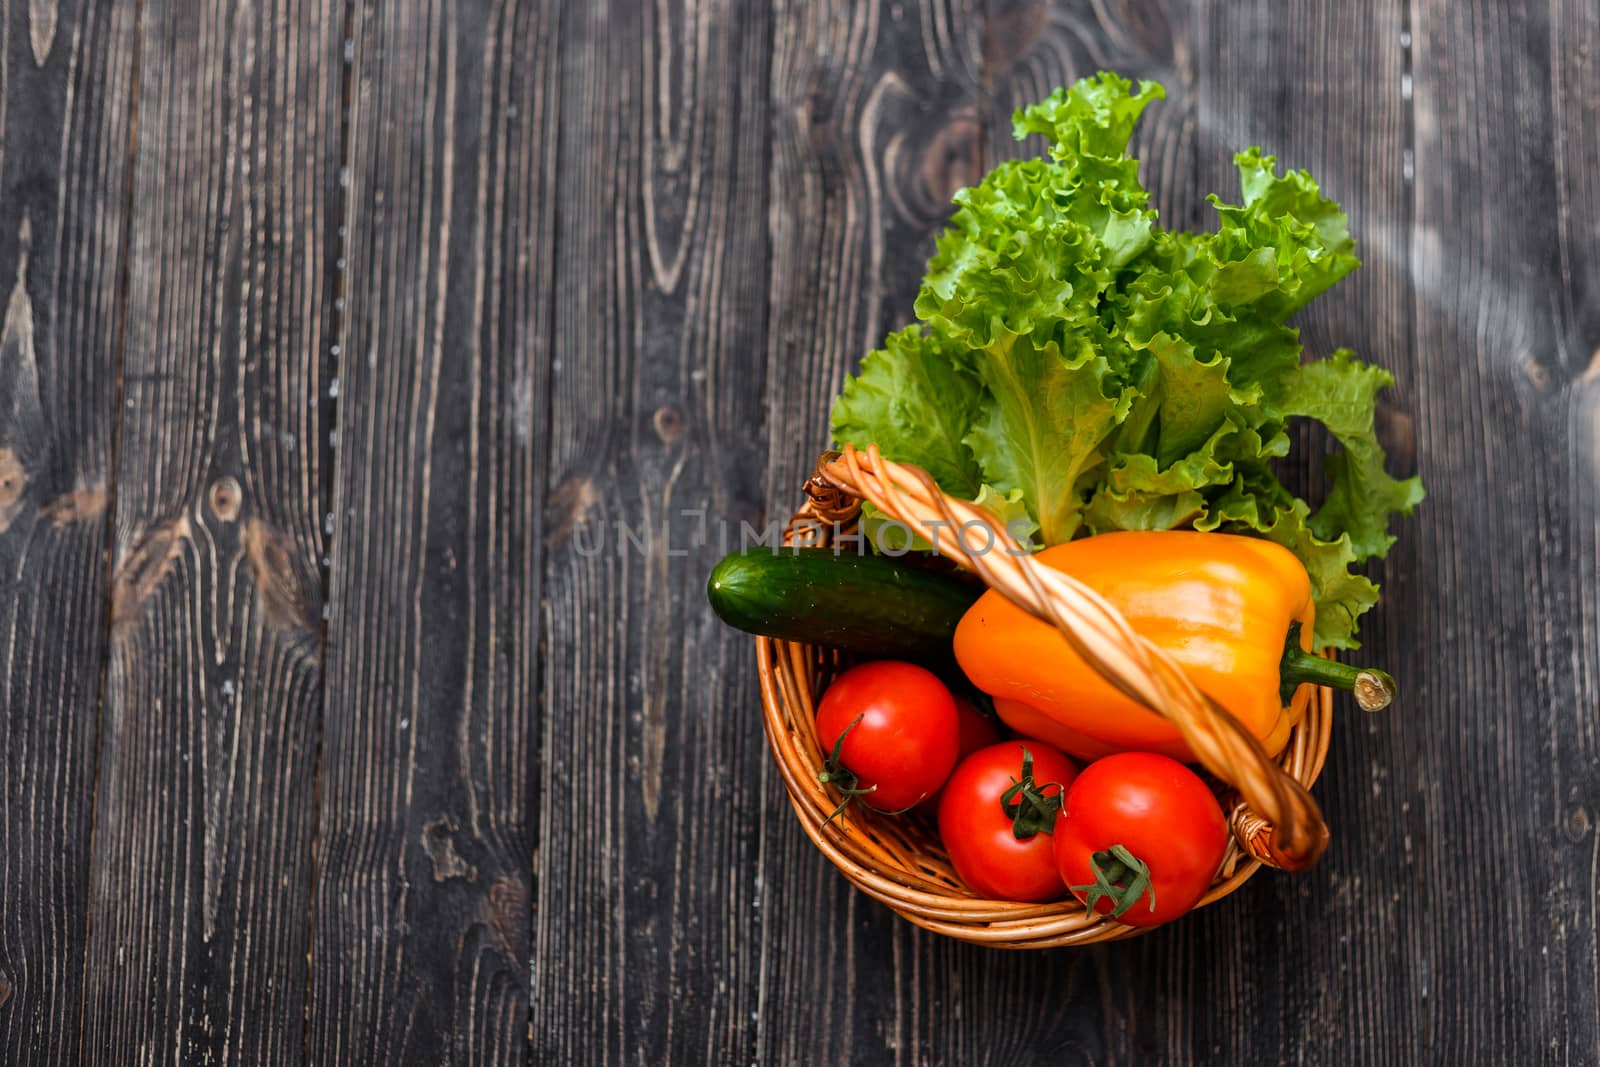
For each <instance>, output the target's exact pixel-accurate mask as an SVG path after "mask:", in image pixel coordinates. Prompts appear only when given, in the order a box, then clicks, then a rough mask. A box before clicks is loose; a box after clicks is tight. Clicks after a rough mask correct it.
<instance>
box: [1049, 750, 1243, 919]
mask: <svg viewBox="0 0 1600 1067" xmlns="http://www.w3.org/2000/svg"><path fill="white" fill-rule="evenodd" d="M1227 847H1228V824H1227V820H1226V819H1224V818H1223V816H1222V807H1221V806H1220V805H1219V804H1218V803H1217V798H1216V797H1215V796H1213V795H1212V793H1211V790H1210V789H1208V788H1207V787H1206V784H1205V783H1204V782H1202V781H1201V780H1200V778H1199V776H1197V775H1196V774H1195V773H1194V772H1193V771H1191V770H1190V769H1189V768H1187V767H1185V766H1184V765H1183V764H1181V763H1179V762H1178V761H1177V760H1174V759H1169V758H1168V757H1166V756H1159V755H1156V754H1155V753H1153V752H1119V753H1117V754H1116V755H1114V756H1107V757H1105V758H1104V759H1099V760H1096V761H1095V762H1093V763H1091V764H1089V766H1087V767H1085V768H1084V770H1083V773H1082V774H1080V775H1078V779H1077V781H1075V782H1073V783H1072V786H1071V788H1069V789H1068V790H1067V795H1066V799H1065V800H1064V801H1063V802H1062V808H1061V818H1060V821H1059V822H1058V823H1057V825H1056V832H1055V858H1056V866H1057V869H1058V870H1059V871H1060V874H1061V879H1062V881H1064V882H1066V884H1067V885H1068V886H1069V887H1071V889H1072V893H1073V895H1074V896H1076V897H1077V898H1078V899H1079V900H1081V901H1083V902H1084V903H1085V904H1090V906H1092V907H1093V908H1094V909H1095V910H1096V911H1098V912H1100V913H1101V914H1102V915H1112V916H1113V917H1114V918H1116V919H1117V920H1118V921H1119V922H1123V923H1127V924H1128V925H1130V926H1158V925H1160V924H1161V923H1164V922H1169V921H1171V920H1173V919H1176V918H1177V917H1178V916H1180V915H1182V914H1184V913H1185V912H1187V911H1188V910H1189V909H1191V908H1193V907H1194V906H1195V904H1197V903H1199V901H1200V898H1201V897H1203V896H1205V894H1206V890H1208V889H1210V888H1211V882H1212V879H1214V878H1215V877H1216V874H1217V868H1218V867H1220V866H1221V865H1222V856H1223V853H1224V852H1226V851H1227ZM1130 861H1131V862H1130ZM1141 868H1143V869H1142V870H1141ZM1146 872H1147V873H1148V880H1146V878H1145V874H1146ZM1091 898H1092V901H1093V902H1092V904H1091ZM1119 911H1120V912H1121V913H1120V914H1118V912H1119Z"/></svg>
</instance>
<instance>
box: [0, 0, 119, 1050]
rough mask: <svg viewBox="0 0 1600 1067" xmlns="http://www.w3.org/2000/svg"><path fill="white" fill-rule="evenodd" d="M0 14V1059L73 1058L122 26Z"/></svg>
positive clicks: (110, 337)
mask: <svg viewBox="0 0 1600 1067" xmlns="http://www.w3.org/2000/svg"><path fill="white" fill-rule="evenodd" d="M37 6H38V5H36V4H27V3H22V2H8V3H0V813H3V815H4V818H0V1059H3V1060H4V1061H5V1062H6V1063H14V1064H32V1063H65V1062H69V1061H75V1060H76V1058H77V1055H78V1035H79V1033H80V1031H81V1029H82V1004H83V975H84V946H85V938H86V936H87V920H88V903H89V852H90V849H89V840H90V827H91V825H92V818H93V804H94V773H95V771H94V759H95V734H96V722H97V718H98V715H99V706H100V679H101V667H102V664H103V662H104V645H105V641H104V638H105V610H106V609H105V603H106V537H107V520H106V506H105V505H106V495H107V487H108V485H109V484H110V474H111V456H112V448H113V437H114V420H113V418H112V415H113V406H114V404H115V400H114V399H113V391H114V388H115V385H116V380H117V364H118V360H119V358H120V355H121V340H120V312H121V310H122V308H121V304H120V302H119V300H118V295H117V291H118V281H119V278H120V272H121V270H122V268H123V260H124V238H125V236H126V227H125V221H126V217H125V213H124V209H125V204H126V200H127V186H126V177H127V165H128V155H129V147H130V143H131V137H132V131H131V130H130V125H129V114H130V100H131V88H132V79H133V69H134V66H133V54H134V48H133V41H134V35H133V30H134V18H133V10H132V8H131V7H127V8H121V9H107V8H104V7H98V6H96V5H92V4H90V5H80V4H76V3H66V4H64V5H62V6H61V7H60V8H59V9H58V8H57V7H56V5H54V4H51V5H50V10H51V13H52V17H53V19H54V34H55V37H56V38H57V39H55V40H54V43H53V47H52V48H51V49H50V50H49V52H48V54H47V55H46V56H45V57H44V59H43V60H42V61H38V59H37V56H36V52H35V49H34V43H33V42H34V41H36V40H37V39H38V37H37V35H36V34H34V33H33V32H32V31H31V30H30V27H31V26H34V25H36V22H32V21H30V19H31V18H32V15H33V12H34V9H36V8H37Z"/></svg>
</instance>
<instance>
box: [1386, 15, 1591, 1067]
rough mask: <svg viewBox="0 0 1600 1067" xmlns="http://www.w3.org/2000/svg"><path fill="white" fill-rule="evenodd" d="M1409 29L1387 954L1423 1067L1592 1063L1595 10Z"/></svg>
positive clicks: (1421, 20)
mask: <svg viewBox="0 0 1600 1067" xmlns="http://www.w3.org/2000/svg"><path fill="white" fill-rule="evenodd" d="M1411 33H1412V39H1413V42H1414V43H1413V48H1412V74H1413V79H1414V86H1415V92H1414V98H1413V103H1414V113H1415V122H1414V127H1415V131H1416V133H1415V142H1416V143H1415V200H1414V208H1413V225H1412V237H1411V248H1410V258H1411V264H1412V270H1413V277H1414V290H1413V293H1414V311H1413V319H1414V323H1415V326H1414V344H1415V352H1416V361H1417V377H1416V379H1415V392H1414V397H1415V404H1416V410H1417V422H1416V441H1417V456H1418V463H1419V467H1420V469H1421V470H1422V472H1423V476H1424V477H1425V478H1426V479H1427V480H1428V481H1429V484H1430V485H1431V486H1433V493H1432V498H1431V499H1430V501H1429V503H1428V510H1427V512H1426V515H1425V517H1424V519H1423V521H1422V522H1419V523H1417V524H1416V528H1415V531H1414V534H1413V537H1414V541H1415V543H1416V545H1417V548H1416V554H1417V563H1418V566H1419V569H1420V573H1419V574H1418V580H1417V581H1416V582H1415V583H1414V584H1412V585H1408V586H1406V587H1405V588H1404V589H1403V590H1402V592H1401V595H1400V597H1399V599H1398V600H1396V601H1393V602H1391V604H1390V608H1389V610H1390V612H1391V617H1393V618H1395V619H1397V620H1404V622H1405V625H1406V629H1407V632H1406V633H1405V635H1404V639H1405V642H1406V644H1407V645H1408V646H1410V647H1412V648H1420V649H1423V650H1426V659H1425V661H1424V663H1423V664H1422V677H1420V678H1419V679H1417V681H1416V682H1413V683H1412V684H1413V687H1414V691H1415V692H1416V693H1417V698H1418V699H1417V700H1416V701H1415V702H1413V703H1412V704H1410V705H1408V708H1407V731H1408V733H1410V734H1411V735H1412V736H1414V737H1417V738H1419V740H1418V742H1417V744H1416V757H1417V768H1416V781H1417V782H1418V783H1419V786H1420V796H1419V797H1417V798H1416V799H1414V800H1413V801H1412V803H1413V810H1414V811H1415V812H1417V813H1419V814H1420V818H1421V823H1422V825H1421V827H1420V831H1419V832H1418V833H1417V834H1416V835H1415V840H1414V855H1415V860H1414V862H1416V863H1417V864H1418V865H1420V869H1421V877H1420V879H1419V881H1420V882H1421V884H1422V888H1423V889H1424V890H1425V891H1426V892H1427V894H1428V900H1429V902H1430V905H1431V906H1428V907H1426V908H1425V909H1423V910H1422V912H1421V914H1420V916H1419V919H1420V922H1419V928H1418V929H1417V930H1416V931H1415V933H1414V934H1413V936H1412V938H1411V939H1410V944H1409V945H1408V949H1409V951H1408V956H1409V958H1410V960H1411V963H1412V966H1414V967H1415V968H1417V970H1418V971H1419V972H1421V973H1425V974H1427V975H1428V985H1427V986H1426V987H1425V988H1424V989H1423V990H1421V991H1420V993H1426V995H1427V996H1428V1000H1427V1002H1426V1008H1425V1012H1424V1016H1423V1018H1424V1028H1425V1029H1424V1034H1425V1037H1426V1039H1427V1040H1428V1041H1429V1042H1430V1043H1431V1046H1432V1050H1433V1051H1432V1054H1433V1055H1435V1056H1437V1057H1438V1058H1439V1060H1440V1061H1441V1062H1461V1061H1463V1060H1465V1059H1469V1058H1472V1057H1474V1056H1477V1055H1481V1052H1480V1051H1479V1050H1483V1049H1495V1050H1497V1053H1498V1055H1497V1058H1500V1059H1502V1060H1504V1061H1506V1062H1524V1063H1528V1062H1536V1061H1541V1060H1543V1061H1546V1062H1578V1063H1582V1062H1595V1061H1596V1059H1597V1057H1600V1028H1597V1026H1596V1018H1595V976H1596V962H1595V961H1596V933H1595V926H1594V914H1595V912H1594V908H1595V899H1596V883H1595V870H1596V867H1595V856H1596V848H1597V845H1596V836H1595V835H1596V830H1595V827H1594V826H1593V822H1594V812H1595V811H1596V805H1597V804H1600V759H1597V756H1600V737H1597V732H1600V719H1597V717H1596V709H1597V708H1600V640H1596V628H1595V617H1596V610H1597V598H1600V585H1597V584H1596V582H1595V580H1594V579H1595V551H1596V548H1595V539H1596V530H1597V522H1596V514H1595V508H1594V504H1595V490H1596V485H1597V482H1600V464H1597V460H1600V448H1597V442H1596V437H1595V432H1594V427H1595V420H1596V411H1597V405H1600V397H1597V395H1596V391H1595V386H1594V374H1593V368H1594V366H1595V364H1594V359H1595V356H1594V353H1595V352H1596V350H1597V349H1600V318H1597V313H1596V305H1595V296H1596V292H1597V289H1596V272H1597V270H1600V259H1597V258H1596V249H1597V241H1596V237H1597V230H1596V219H1597V215H1596V212H1595V205H1594V191H1595V188H1596V185H1595V172H1596V166H1597V164H1600V157H1597V153H1596V136H1597V132H1596V131H1597V128H1600V121H1597V118H1600V116H1597V115H1596V112H1595V104H1594V100H1595V97H1594V95H1593V94H1594V91H1595V88H1596V81H1595V62H1596V53H1595V46H1596V43H1597V36H1596V13H1595V10H1594V7H1593V5H1592V4H1590V5H1585V4H1550V5H1545V4H1535V5H1532V6H1531V7H1529V8H1527V9H1521V8H1510V9H1508V8H1506V7H1504V6H1502V5H1497V4H1488V3H1462V4H1454V3H1443V2H1438V0H1425V2H1420V3H1417V4H1415V5H1414V7H1413V9H1412V26H1411ZM1554 93H1559V101H1557V98H1556V97H1555V96H1553V94H1554ZM1530 873H1531V875H1532V876H1531V877H1530ZM1446 893H1449V894H1450V896H1449V897H1448V898H1447V897H1446V896H1445V894H1446ZM1463 931H1468V932H1470V933H1469V935H1468V937H1465V938H1464V937H1463ZM1423 968H1426V971H1425V972H1423ZM1420 993H1419V995H1420Z"/></svg>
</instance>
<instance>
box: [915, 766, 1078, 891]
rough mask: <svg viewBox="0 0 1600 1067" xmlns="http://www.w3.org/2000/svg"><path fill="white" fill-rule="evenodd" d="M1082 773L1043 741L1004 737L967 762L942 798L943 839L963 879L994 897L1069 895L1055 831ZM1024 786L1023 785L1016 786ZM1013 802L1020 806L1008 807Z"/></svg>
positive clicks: (953, 775) (947, 783)
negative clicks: (1065, 794) (1066, 793)
mask: <svg viewBox="0 0 1600 1067" xmlns="http://www.w3.org/2000/svg"><path fill="white" fill-rule="evenodd" d="M1029 757H1031V759H1030V758H1029ZM1030 772H1031V775H1030ZM1077 773H1078V767H1077V764H1075V763H1073V762H1072V761H1071V760H1070V759H1068V758H1067V757H1066V756H1064V755H1062V754H1061V752H1060V750H1058V749H1055V748H1052V747H1051V746H1049V745H1047V744H1045V743H1044V742H1043V741H1002V742H1000V743H999V744H998V745H990V746H989V747H988V748H982V749H979V750H978V751H977V752H974V753H973V754H972V755H970V756H968V757H967V758H966V759H964V760H962V761H961V765H960V766H958V767H957V768H956V770H955V773H954V774H952V775H951V776H950V781H948V782H946V783H945V787H944V792H943V793H941V794H940V795H939V836H940V837H942V838H944V848H945V851H946V852H948V853H949V854H950V862H951V863H952V864H954V865H955V869H956V873H957V874H959V875H960V876H961V880H962V881H963V882H966V883H967V885H969V886H971V887H972V889H973V891H974V892H976V893H978V894H980V895H982V896H986V897H991V898H993V899H995V900H1021V901H1044V900H1057V899H1059V898H1061V897H1064V896H1066V895H1067V887H1066V885H1065V884H1064V883H1063V882H1062V881H1061V875H1060V874H1059V873H1057V871H1056V863H1055V852H1054V850H1053V849H1052V848H1051V843H1050V828H1051V826H1052V825H1053V824H1054V823H1055V814H1056V808H1057V807H1058V806H1059V804H1060V801H1061V792H1062V790H1064V789H1065V788H1066V787H1067V786H1068V785H1069V784H1071V782H1072V779H1073V778H1074V777H1075V776H1076V775H1077ZM1024 779H1026V782H1024ZM1019 783H1023V785H1024V789H1023V790H1020V791H1019V790H1016V789H1015V787H1016V786H1017V785H1018V784H1019ZM1008 793H1009V794H1011V796H1010V797H1009V798H1008V796H1007V794H1008ZM1008 799H1009V801H1010V802H1011V804H1013V805H1017V804H1020V805H1021V808H1020V809H1019V808H1017V807H1013V808H1012V810H1011V811H1010V812H1008V811H1007V800H1008ZM1019 815H1020V816H1021V818H1019V817H1018V816H1019ZM1030 822H1031V823H1032V825H1031V826H1030V825H1029V824H1030ZM1019 834H1020V835H1022V836H1019Z"/></svg>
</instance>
